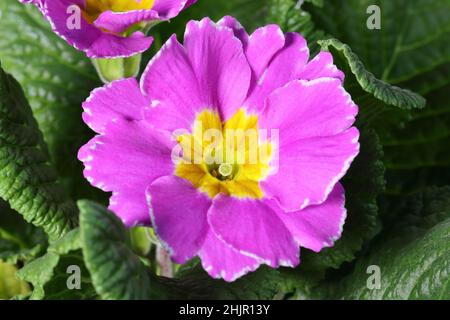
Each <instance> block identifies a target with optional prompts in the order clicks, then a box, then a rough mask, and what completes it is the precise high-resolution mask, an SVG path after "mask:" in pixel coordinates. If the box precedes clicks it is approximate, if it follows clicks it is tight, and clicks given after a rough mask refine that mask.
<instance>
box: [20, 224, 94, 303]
mask: <svg viewBox="0 0 450 320" xmlns="http://www.w3.org/2000/svg"><path fill="white" fill-rule="evenodd" d="M80 249H81V243H80V230H79V229H78V228H77V229H74V230H72V231H70V232H69V233H67V234H66V235H65V236H64V237H63V238H61V239H59V240H58V241H55V242H53V243H52V244H51V245H50V246H49V248H48V250H47V253H46V254H45V255H43V256H42V257H39V258H37V259H35V260H33V261H31V262H29V263H27V264H26V265H25V266H24V267H23V268H22V269H20V270H19V271H18V273H17V275H18V276H19V278H20V279H22V280H25V281H27V282H29V283H31V284H32V285H33V292H32V294H31V296H30V299H33V300H34V299H37V300H40V299H52V300H53V299H92V298H96V296H97V294H96V292H95V290H94V288H93V286H92V283H91V280H90V278H89V272H88V271H87V269H86V267H85V264H84V261H83V255H82V252H81V250H80ZM69 266H76V267H79V268H80V275H81V283H80V286H81V288H80V289H69V288H68V285H67V282H68V280H69V277H70V276H71V274H70V273H69V272H68V270H69V269H68V267H69Z"/></svg>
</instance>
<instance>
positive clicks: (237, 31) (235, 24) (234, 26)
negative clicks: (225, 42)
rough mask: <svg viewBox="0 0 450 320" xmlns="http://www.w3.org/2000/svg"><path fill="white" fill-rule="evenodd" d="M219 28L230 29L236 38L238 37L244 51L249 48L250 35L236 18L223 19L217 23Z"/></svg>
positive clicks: (227, 17) (226, 17)
mask: <svg viewBox="0 0 450 320" xmlns="http://www.w3.org/2000/svg"><path fill="white" fill-rule="evenodd" d="M217 25H218V26H221V27H226V28H230V29H231V30H232V31H233V33H234V36H235V37H237V38H238V39H239V40H240V41H241V42H242V46H243V48H244V50H245V49H246V48H247V44H248V38H249V37H248V33H247V31H246V30H245V29H244V27H243V26H242V25H241V24H240V22H239V21H237V20H236V19H235V18H233V17H231V16H225V17H223V18H222V19H220V21H219V22H217Z"/></svg>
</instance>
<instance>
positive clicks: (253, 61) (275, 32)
mask: <svg viewBox="0 0 450 320" xmlns="http://www.w3.org/2000/svg"><path fill="white" fill-rule="evenodd" d="M284 45H285V38H284V34H283V31H281V29H280V27H279V26H277V25H268V26H265V27H262V28H259V29H256V30H255V32H253V34H252V35H251V36H250V39H249V41H248V46H247V49H246V50H245V55H246V56H247V59H248V62H249V63H250V66H251V67H252V70H253V73H254V77H255V82H256V81H258V80H259V79H260V78H261V76H262V75H263V73H264V72H265V70H266V69H267V66H268V65H269V62H270V61H271V60H272V58H273V57H274V55H275V54H276V53H277V52H278V51H280V50H281V49H282V48H283V47H284Z"/></svg>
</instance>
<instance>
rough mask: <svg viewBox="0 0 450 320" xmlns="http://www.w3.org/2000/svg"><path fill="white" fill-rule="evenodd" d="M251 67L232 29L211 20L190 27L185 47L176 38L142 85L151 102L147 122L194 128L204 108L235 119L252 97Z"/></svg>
mask: <svg viewBox="0 0 450 320" xmlns="http://www.w3.org/2000/svg"><path fill="white" fill-rule="evenodd" d="M250 76H251V72H250V67H249V65H248V62H247V59H246V58H245V56H244V53H243V50H242V44H241V42H240V41H239V40H238V39H237V38H236V37H234V35H233V32H232V31H231V29H229V28H220V27H218V26H217V25H215V24H214V23H213V22H212V21H211V20H209V19H208V18H205V19H203V20H202V21H201V22H195V21H191V22H189V24H188V26H187V30H186V36H185V46H183V45H181V44H180V43H179V42H178V40H177V39H176V37H175V36H172V37H171V38H170V39H169V40H168V41H167V43H166V44H165V45H164V47H163V49H161V51H160V52H159V54H158V55H157V56H156V57H155V58H154V59H153V60H152V61H151V62H150V63H149V65H148V66H147V69H146V70H145V72H144V75H143V77H142V81H141V88H142V91H143V92H145V94H146V95H147V96H148V97H149V99H151V100H152V106H153V107H152V108H147V110H146V112H145V114H146V115H145V118H146V120H147V121H149V123H151V124H153V125H154V126H157V127H158V128H164V129H168V130H176V129H182V128H184V129H189V128H191V126H192V124H193V122H194V119H195V117H196V115H197V113H198V112H200V111H202V110H204V109H205V108H210V109H213V110H219V111H221V113H222V115H223V116H224V118H223V119H224V120H225V119H226V117H229V116H231V115H232V114H233V113H234V112H235V111H236V110H237V109H238V108H240V107H242V102H243V101H244V99H245V96H246V95H247V89H248V86H249V83H250Z"/></svg>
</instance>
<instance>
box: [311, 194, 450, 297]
mask: <svg viewBox="0 0 450 320" xmlns="http://www.w3.org/2000/svg"><path fill="white" fill-rule="evenodd" d="M402 212H403V216H402V217H401V219H400V221H401V222H399V223H398V224H397V225H395V226H394V227H392V228H391V229H390V230H387V231H386V232H385V233H383V234H382V235H381V236H380V238H379V241H378V243H377V244H376V245H375V246H374V247H373V249H371V250H370V252H369V253H368V255H367V256H366V257H365V258H363V259H361V260H360V261H358V262H357V263H356V265H355V268H354V271H353V272H352V273H351V274H350V275H348V276H346V277H345V278H343V279H342V280H339V281H337V282H335V283H331V284H324V285H323V287H322V293H323V292H326V295H325V296H326V297H328V298H333V299H449V298H450V277H449V276H450V246H449V242H450V187H443V188H430V189H427V190H426V191H424V192H423V193H420V194H418V195H415V196H412V197H411V198H409V199H408V200H407V201H406V202H405V206H404V208H403V210H402ZM369 266H378V267H379V268H380V271H381V277H380V279H381V283H380V284H381V286H380V288H379V289H369V288H368V286H367V281H368V278H369V276H370V275H371V273H367V268H368V267H369ZM316 292H320V290H316Z"/></svg>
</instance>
